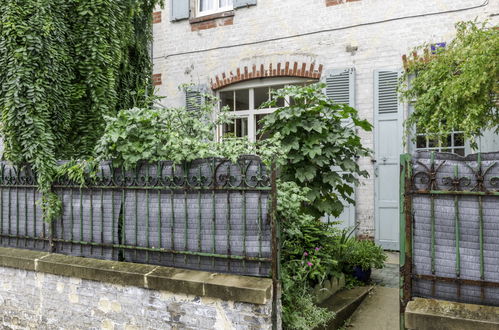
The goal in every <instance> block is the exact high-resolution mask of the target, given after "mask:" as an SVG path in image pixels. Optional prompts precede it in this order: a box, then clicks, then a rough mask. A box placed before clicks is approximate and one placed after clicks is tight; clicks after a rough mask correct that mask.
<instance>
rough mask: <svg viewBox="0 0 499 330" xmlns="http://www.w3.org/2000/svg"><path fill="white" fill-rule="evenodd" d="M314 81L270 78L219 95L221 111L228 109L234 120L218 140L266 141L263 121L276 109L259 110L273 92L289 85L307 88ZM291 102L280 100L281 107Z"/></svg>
mask: <svg viewBox="0 0 499 330" xmlns="http://www.w3.org/2000/svg"><path fill="white" fill-rule="evenodd" d="M312 82H315V81H310V79H306V78H296V79H289V78H270V79H260V80H254V81H248V82H243V83H240V84H237V85H234V86H231V87H229V88H225V89H223V90H221V91H219V92H218V97H219V98H220V108H222V107H227V108H228V109H229V111H230V112H232V114H233V116H234V120H233V122H232V123H230V124H225V125H222V127H220V128H219V130H218V138H219V139H223V138H241V137H248V139H249V140H250V141H255V140H260V139H264V138H266V136H265V135H262V134H261V132H260V130H261V128H262V125H261V122H260V121H261V120H262V119H263V118H264V117H265V116H266V115H268V114H269V113H272V112H274V111H275V110H276V109H277V108H260V107H261V106H262V104H263V103H265V102H267V101H268V100H269V98H270V95H271V91H272V90H277V89H281V88H284V87H285V86H289V85H304V84H309V83H312ZM290 102H292V100H289V99H288V98H287V99H285V100H279V102H278V107H283V106H285V105H286V104H289V103H290Z"/></svg>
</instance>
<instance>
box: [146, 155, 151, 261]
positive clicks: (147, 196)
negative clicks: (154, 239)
mask: <svg viewBox="0 0 499 330" xmlns="http://www.w3.org/2000/svg"><path fill="white" fill-rule="evenodd" d="M149 167H150V166H149V165H147V167H146V169H147V170H146V178H147V180H148V182H146V185H147V184H148V183H149V182H150V181H149V178H150V172H149ZM149 228H150V223H149V189H146V235H147V236H146V245H147V247H148V248H149V247H151V245H150V243H151V240H150V237H149ZM146 262H147V263H149V251H146Z"/></svg>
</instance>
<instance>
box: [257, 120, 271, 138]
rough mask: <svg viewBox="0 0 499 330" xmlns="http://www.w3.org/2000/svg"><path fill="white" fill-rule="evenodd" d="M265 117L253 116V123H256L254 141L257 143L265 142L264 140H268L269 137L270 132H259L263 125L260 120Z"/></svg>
mask: <svg viewBox="0 0 499 330" xmlns="http://www.w3.org/2000/svg"><path fill="white" fill-rule="evenodd" d="M265 116H267V115H256V116H255V121H256V139H257V140H258V141H260V140H265V139H268V138H269V137H270V132H265V133H262V132H261V130H262V128H263V123H262V122H261V120H262V119H263V117H265Z"/></svg>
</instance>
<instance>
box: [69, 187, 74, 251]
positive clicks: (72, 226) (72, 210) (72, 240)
mask: <svg viewBox="0 0 499 330" xmlns="http://www.w3.org/2000/svg"><path fill="white" fill-rule="evenodd" d="M70 190H71V195H70V197H69V198H71V203H70V206H69V207H70V210H71V234H70V235H69V237H70V239H71V247H70V250H71V252H73V245H74V244H73V243H72V242H74V234H73V231H74V206H73V195H74V193H73V190H74V189H73V188H71V189H70Z"/></svg>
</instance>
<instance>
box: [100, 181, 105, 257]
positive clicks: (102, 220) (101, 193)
mask: <svg viewBox="0 0 499 330" xmlns="http://www.w3.org/2000/svg"><path fill="white" fill-rule="evenodd" d="M102 176H104V173H102ZM100 242H101V244H104V190H103V189H101V190H100ZM100 255H101V256H104V247H103V246H101V250H100Z"/></svg>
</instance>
